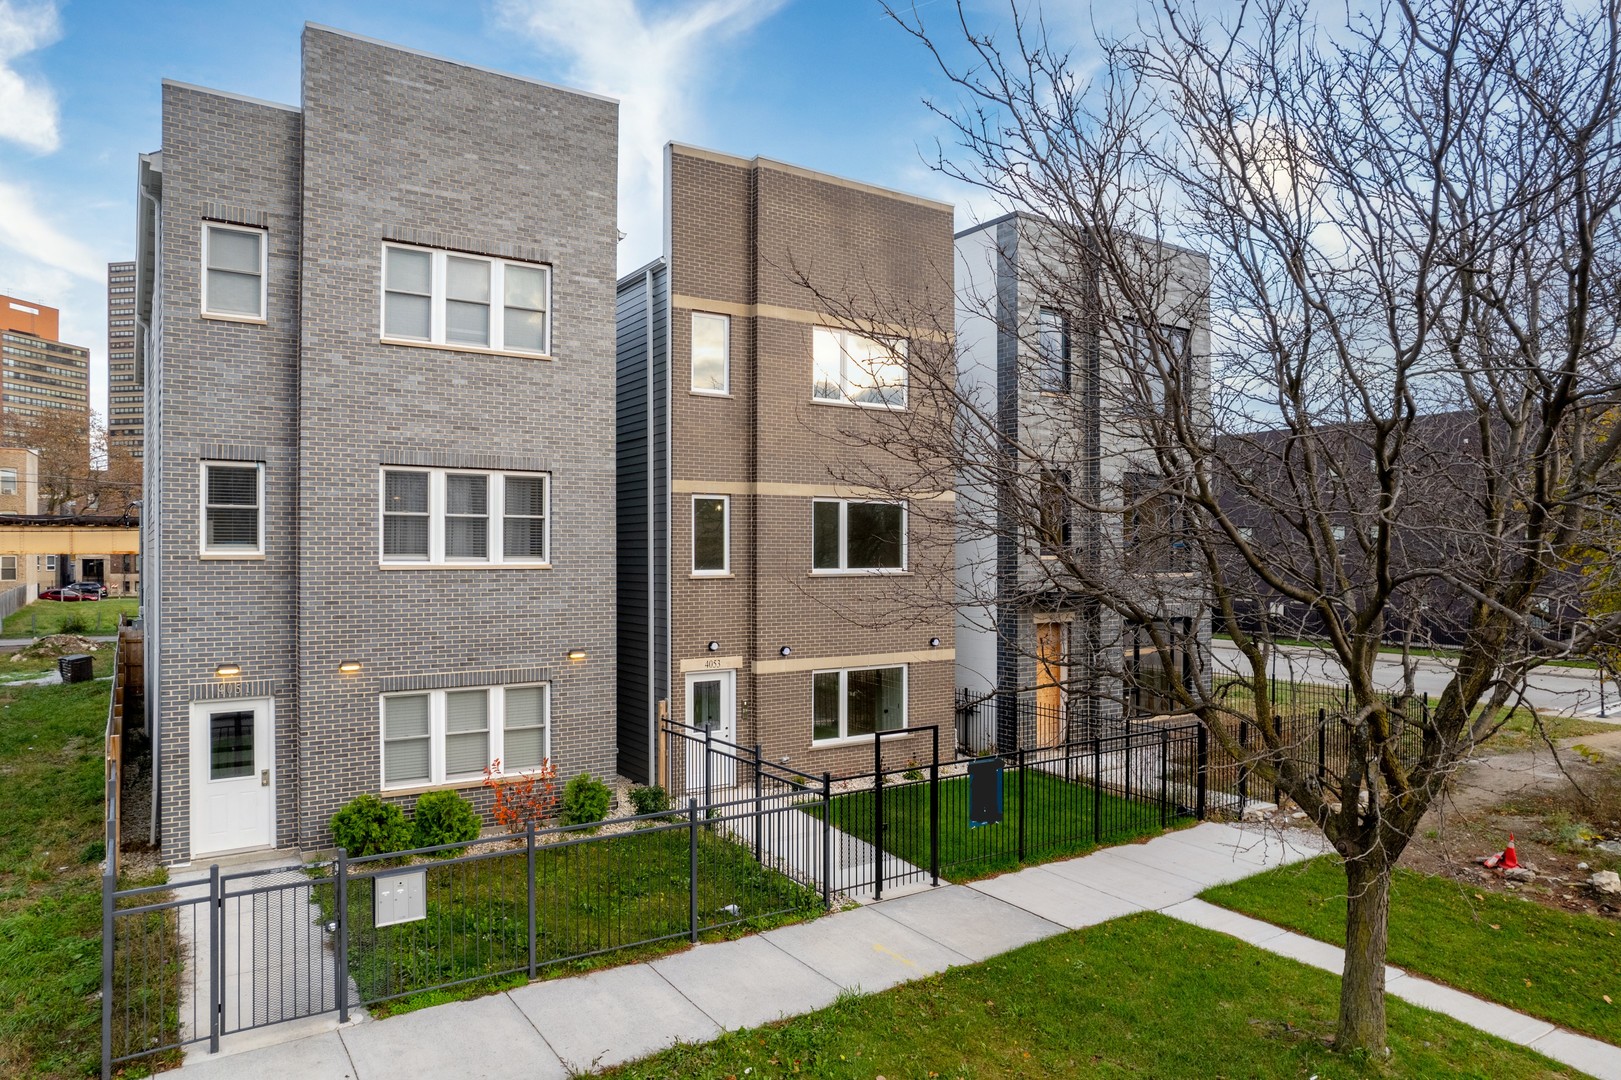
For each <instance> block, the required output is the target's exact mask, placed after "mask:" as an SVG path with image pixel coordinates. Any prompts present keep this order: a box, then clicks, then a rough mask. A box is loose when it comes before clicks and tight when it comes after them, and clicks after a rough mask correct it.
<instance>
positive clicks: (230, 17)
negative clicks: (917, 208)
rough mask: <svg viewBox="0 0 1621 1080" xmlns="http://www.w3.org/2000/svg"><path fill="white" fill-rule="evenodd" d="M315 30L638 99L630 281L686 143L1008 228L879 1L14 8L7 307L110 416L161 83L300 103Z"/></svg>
mask: <svg viewBox="0 0 1621 1080" xmlns="http://www.w3.org/2000/svg"><path fill="white" fill-rule="evenodd" d="M976 3H983V4H984V5H985V7H986V9H987V11H986V15H987V17H994V13H997V12H999V11H1002V10H1005V9H1003V8H1002V7H1001V5H1000V3H998V2H997V0H976ZM1054 6H1055V5H1053V4H1049V5H1048V7H1049V15H1053V12H1052V10H1051V9H1052V8H1053V7H1054ZM1056 6H1057V7H1059V8H1060V9H1062V8H1063V7H1064V6H1065V5H1056ZM1068 6H1069V7H1070V8H1071V10H1072V11H1073V13H1074V16H1075V18H1076V19H1077V20H1079V19H1084V18H1085V15H1084V14H1083V13H1082V9H1081V6H1080V5H1079V4H1078V3H1072V4H1070V5H1068ZM919 11H920V13H921V14H923V15H924V16H925V17H927V18H931V19H945V18H948V17H950V16H951V15H952V14H953V5H952V2H951V0H920V2H919ZM1057 17H1060V18H1062V17H1065V12H1064V11H1063V10H1060V11H1059V12H1058V13H1057ZM306 21H309V22H318V23H324V24H327V25H331V26H336V27H340V28H343V29H346V30H352V31H355V32H357V33H361V34H366V35H370V36H372V37H377V38H381V39H384V40H386V41H391V42H397V43H399V44H402V45H406V46H410V47H412V48H417V49H422V50H424V51H427V52H432V53H435V54H437V55H441V56H446V57H449V58H451V59H456V60H464V61H468V62H472V63H477V64H482V65H485V66H488V67H493V68H497V69H500V70H505V71H512V72H515V73H518V74H523V75H529V76H532V77H536V78H541V79H546V80H549V81H553V82H559V83H563V84H566V85H571V86H579V87H583V88H586V89H591V90H596V91H599V92H603V93H608V94H612V95H614V96H616V97H619V98H620V100H621V103H622V113H621V147H620V170H621V184H620V195H621V206H620V227H621V229H623V230H625V231H626V232H627V234H628V235H627V237H626V239H625V240H624V241H623V242H622V243H621V250H620V266H621V268H623V269H629V268H631V267H634V266H636V265H639V264H640V263H642V262H644V261H646V260H647V259H649V258H651V257H653V256H654V255H656V254H658V245H659V238H658V236H657V235H656V234H657V222H658V220H659V205H660V204H659V198H660V191H659V189H658V188H659V180H660V177H659V175H658V170H657V167H656V163H657V161H658V155H659V151H660V147H662V145H663V144H664V143H665V142H666V141H668V140H671V139H675V140H679V141H684V142H692V143H696V144H698V145H702V146H709V147H713V148H715V149H719V150H725V151H728V152H732V153H737V154H742V155H754V154H763V155H765V156H768V157H774V158H778V159H781V160H785V161H790V162H794V163H796V164H801V165H805V166H808V167H811V168H815V169H820V170H824V171H827V172H832V173H836V174H839V175H844V176H849V177H852V178H856V179H860V180H865V181H869V182H872V183H877V184H883V185H887V186H891V187H897V188H900V189H903V190H906V191H913V192H917V193H920V194H925V195H930V196H933V197H936V198H942V199H946V200H948V201H954V202H957V203H958V204H959V226H960V225H961V224H963V223H964V222H965V221H966V220H967V218H968V217H969V216H970V215H972V214H973V213H975V212H979V213H984V212H989V211H991V210H992V209H993V208H991V207H989V206H983V205H980V206H974V207H972V208H970V207H969V206H968V198H969V193H968V192H966V191H964V190H963V189H961V188H960V187H958V186H956V185H954V184H952V183H950V182H948V181H946V180H945V179H943V178H941V177H939V176H937V175H936V174H934V173H933V172H931V171H930V170H929V169H928V168H927V167H926V166H925V165H924V164H923V162H922V160H921V158H920V148H923V149H925V150H926V149H927V148H928V147H929V146H931V145H932V143H933V140H934V138H935V137H936V136H937V135H940V134H943V133H944V132H943V130H942V125H941V124H940V122H939V121H938V120H937V119H936V118H934V117H932V116H931V115H930V114H929V113H928V111H927V110H926V109H925V108H924V106H923V104H922V100H923V98H925V97H926V96H929V95H939V94H941V93H949V88H948V87H945V86H944V85H943V84H942V80H941V78H940V76H939V74H938V72H937V71H936V69H935V68H934V66H933V61H932V60H931V59H930V58H929V57H928V56H927V54H926V53H925V52H924V51H923V50H922V48H921V47H919V46H918V45H916V44H915V43H913V42H912V41H911V39H909V38H908V37H906V35H904V34H903V33H902V32H901V31H900V29H899V28H897V27H895V26H894V25H892V24H891V23H889V22H888V21H887V20H886V19H885V18H884V16H883V14H882V12H881V9H880V8H879V6H878V4H877V2H876V0H395V2H390V3H363V2H358V0H327V2H324V3H310V2H304V0H280V2H276V3H266V2H263V0H250V2H237V0H145V2H118V0H0V293H7V294H11V295H20V296H23V297H26V298H28V299H33V300H38V301H40V302H43V303H46V304H50V305H53V306H56V307H60V308H61V309H62V310H63V336H64V337H65V338H67V339H68V340H70V341H72V342H74V343H76V344H83V345H88V346H89V347H90V348H91V351H92V357H93V366H92V372H91V387H92V395H93V401H94V404H95V407H96V409H97V411H98V412H104V411H105V404H106V402H105V395H106V375H105V372H106V367H105V365H106V355H105V342H106V326H105V321H106V311H105V291H104V290H105V269H106V267H105V264H106V263H107V262H109V261H112V260H117V259H124V258H129V257H131V256H132V255H133V245H134V221H135V219H134V187H135V174H136V155H137V154H139V153H141V152H143V151H150V150H155V149H157V148H158V143H159V138H160V134H159V110H160V92H159V82H160V80H161V79H163V78H172V79H177V80H180V81H183V82H190V83H198V84H202V85H205V86H212V87H218V88H220V89H225V90H230V91H233V92H236V93H241V94H247V95H250V96H253V97H261V98H267V99H269V100H272V101H279V102H286V103H289V104H296V103H297V102H298V85H299V75H298V49H299V32H300V29H301V27H302V25H303V24H304V23H305V22H306ZM1076 29H1077V30H1080V29H1082V28H1081V27H1080V26H1077V27H1076Z"/></svg>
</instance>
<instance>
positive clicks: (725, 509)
mask: <svg viewBox="0 0 1621 1080" xmlns="http://www.w3.org/2000/svg"><path fill="white" fill-rule="evenodd" d="M699 499H719V500H720V514H721V568H720V569H719V570H700V569H698V500H699ZM690 520H691V524H692V545H691V546H692V576H693V577H730V576H731V574H732V497H731V496H730V495H694V496H693V497H692V517H691V519H690Z"/></svg>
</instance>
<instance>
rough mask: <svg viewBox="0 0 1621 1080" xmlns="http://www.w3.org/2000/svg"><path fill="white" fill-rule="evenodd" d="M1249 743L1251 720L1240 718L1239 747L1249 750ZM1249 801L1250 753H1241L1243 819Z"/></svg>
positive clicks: (1239, 800) (1240, 776) (1241, 808)
mask: <svg viewBox="0 0 1621 1080" xmlns="http://www.w3.org/2000/svg"><path fill="white" fill-rule="evenodd" d="M1249 745H1250V722H1249V721H1248V720H1240V721H1239V722H1238V749H1239V750H1241V751H1243V750H1248V749H1249ZM1249 801H1250V765H1249V755H1248V754H1240V755H1239V758H1238V817H1239V819H1240V820H1242V819H1243V817H1244V809H1245V807H1247V806H1248V805H1249Z"/></svg>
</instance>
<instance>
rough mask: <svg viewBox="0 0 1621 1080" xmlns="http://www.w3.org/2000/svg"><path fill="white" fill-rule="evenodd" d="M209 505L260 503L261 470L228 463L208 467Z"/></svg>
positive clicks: (251, 504)
mask: <svg viewBox="0 0 1621 1080" xmlns="http://www.w3.org/2000/svg"><path fill="white" fill-rule="evenodd" d="M208 502H209V505H211V506H214V505H229V506H257V505H259V470H258V469H256V468H251V467H250V468H233V467H231V466H228V465H210V466H209V467H208Z"/></svg>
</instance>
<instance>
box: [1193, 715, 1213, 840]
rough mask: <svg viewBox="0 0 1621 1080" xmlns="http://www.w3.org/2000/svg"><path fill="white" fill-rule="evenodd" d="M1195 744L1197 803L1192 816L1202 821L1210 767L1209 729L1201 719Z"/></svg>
mask: <svg viewBox="0 0 1621 1080" xmlns="http://www.w3.org/2000/svg"><path fill="white" fill-rule="evenodd" d="M1197 746H1198V749H1197V750H1196V751H1195V757H1194V775H1195V776H1196V777H1197V778H1198V784H1197V790H1196V791H1195V793H1194V799H1195V802H1196V803H1197V805H1196V806H1195V807H1194V809H1195V814H1194V816H1195V817H1197V818H1198V819H1199V820H1200V821H1203V820H1204V815H1205V788H1206V774H1207V773H1208V772H1209V769H1210V729H1209V728H1207V727H1205V726H1204V721H1203V720H1201V721H1199V738H1198V742H1197Z"/></svg>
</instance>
